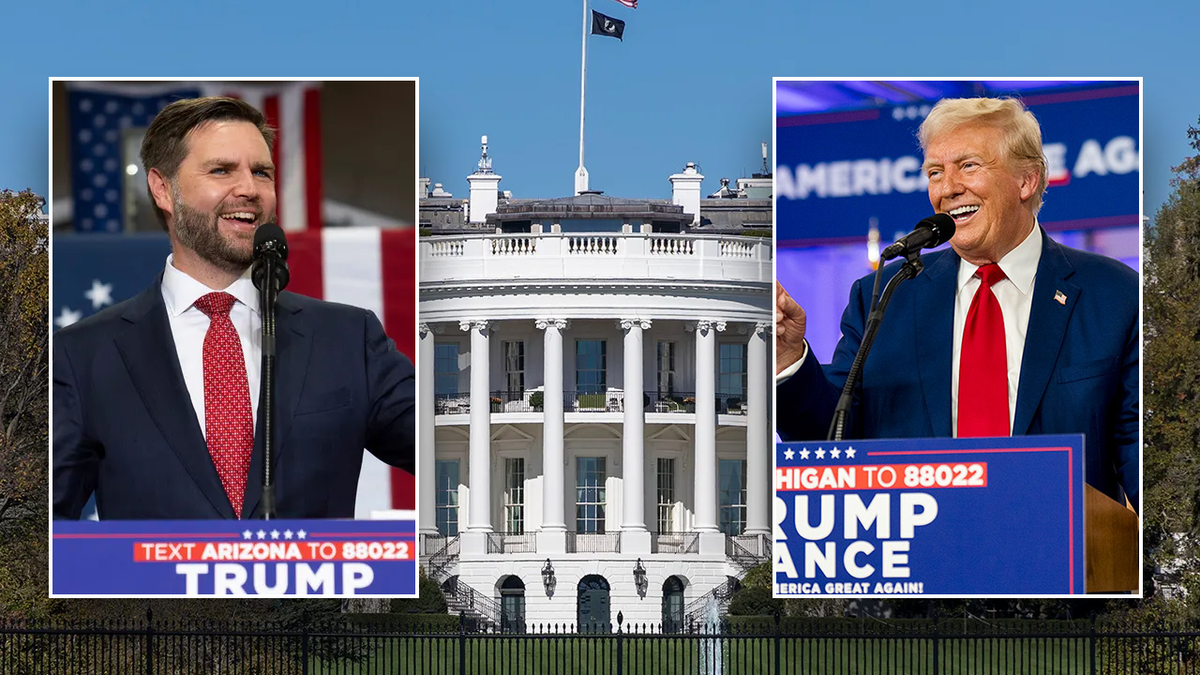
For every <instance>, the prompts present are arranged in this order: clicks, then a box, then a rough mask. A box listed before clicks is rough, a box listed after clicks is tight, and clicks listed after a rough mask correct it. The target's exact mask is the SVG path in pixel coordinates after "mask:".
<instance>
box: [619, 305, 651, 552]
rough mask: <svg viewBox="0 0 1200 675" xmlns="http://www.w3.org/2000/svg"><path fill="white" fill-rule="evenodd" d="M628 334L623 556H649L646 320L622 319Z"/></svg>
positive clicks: (622, 456) (622, 531) (622, 489)
mask: <svg viewBox="0 0 1200 675" xmlns="http://www.w3.org/2000/svg"><path fill="white" fill-rule="evenodd" d="M620 325H621V329H622V330H624V331H625V354H624V356H623V358H624V363H625V420H624V422H625V425H624V428H623V429H622V431H621V436H622V441H621V463H622V464H623V465H624V471H623V474H622V476H623V478H622V481H621V552H622V553H649V552H650V532H649V531H648V530H647V529H646V508H645V501H644V500H645V496H644V492H645V472H646V467H645V463H646V460H645V451H644V448H643V446H644V444H645V428H646V412H645V410H643V409H642V389H643V386H642V358H643V355H642V331H644V330H646V329H647V328H649V327H650V321H648V320H646V319H622V320H621V324H620Z"/></svg>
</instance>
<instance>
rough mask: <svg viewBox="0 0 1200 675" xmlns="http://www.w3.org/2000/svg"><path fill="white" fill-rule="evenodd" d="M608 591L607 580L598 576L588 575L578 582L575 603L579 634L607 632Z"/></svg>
mask: <svg viewBox="0 0 1200 675" xmlns="http://www.w3.org/2000/svg"><path fill="white" fill-rule="evenodd" d="M608 591H609V587H608V580H607V579H605V578H604V577H602V576H600V575H598V574H589V575H587V576H586V577H584V578H582V579H580V580H579V587H578V595H577V600H576V602H577V609H578V614H579V632H580V633H607V632H608V631H609V625H608V623H609V622H608Z"/></svg>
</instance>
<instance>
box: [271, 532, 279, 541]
mask: <svg viewBox="0 0 1200 675" xmlns="http://www.w3.org/2000/svg"><path fill="white" fill-rule="evenodd" d="M271 538H272V539H278V538H279V530H271Z"/></svg>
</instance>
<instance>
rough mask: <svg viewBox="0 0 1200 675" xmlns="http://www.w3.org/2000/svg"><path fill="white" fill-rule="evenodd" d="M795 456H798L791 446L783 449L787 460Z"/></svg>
mask: <svg viewBox="0 0 1200 675" xmlns="http://www.w3.org/2000/svg"><path fill="white" fill-rule="evenodd" d="M795 456H796V451H795V450H792V449H791V448H788V449H787V450H784V451H783V458H784V459H786V460H789V461H790V460H791V459H792V458H793V457H795Z"/></svg>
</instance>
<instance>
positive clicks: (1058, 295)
mask: <svg viewBox="0 0 1200 675" xmlns="http://www.w3.org/2000/svg"><path fill="white" fill-rule="evenodd" d="M1054 299H1055V300H1056V301H1057V302H1058V304H1060V305H1063V306H1066V304H1067V295H1066V294H1065V293H1063V292H1062V291H1054Z"/></svg>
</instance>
